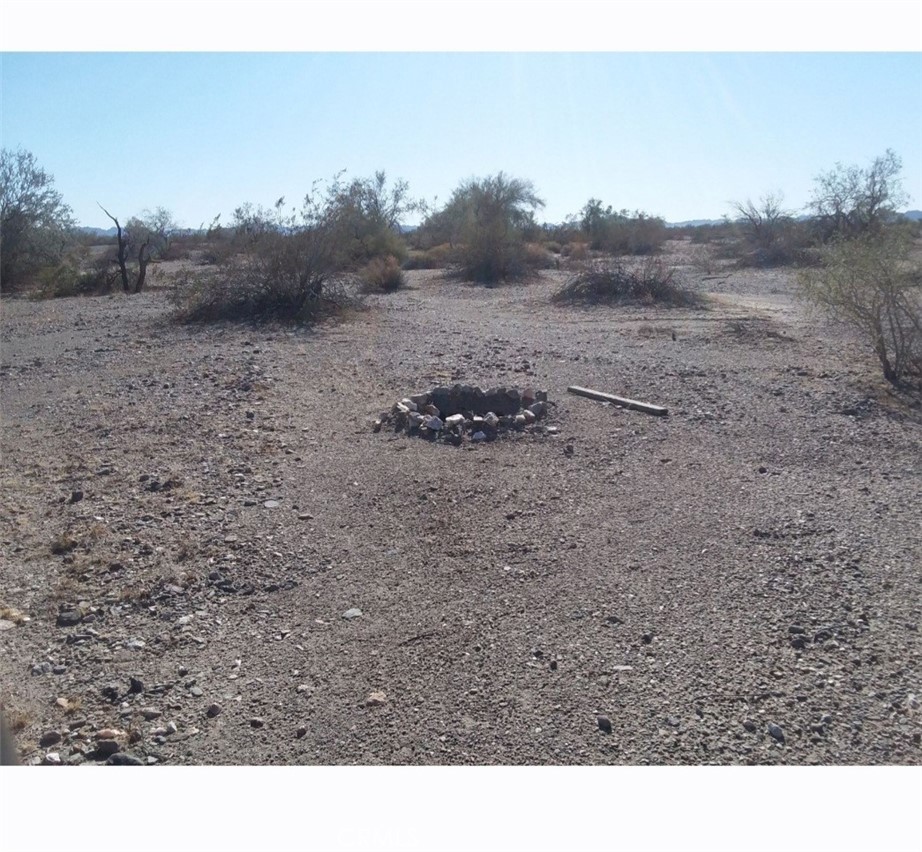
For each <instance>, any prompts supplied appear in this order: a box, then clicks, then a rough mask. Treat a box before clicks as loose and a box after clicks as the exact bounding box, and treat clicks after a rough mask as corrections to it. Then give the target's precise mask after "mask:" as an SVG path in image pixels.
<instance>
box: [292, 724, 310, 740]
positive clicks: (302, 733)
mask: <svg viewBox="0 0 922 852" xmlns="http://www.w3.org/2000/svg"><path fill="white" fill-rule="evenodd" d="M306 734H307V728H306V727H304V725H301V727H300V728H298V730H297V731H295V736H296V737H297V738H298V739H299V740H300V739H301V737H303V736H305V735H306Z"/></svg>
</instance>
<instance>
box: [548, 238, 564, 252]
mask: <svg viewBox="0 0 922 852" xmlns="http://www.w3.org/2000/svg"><path fill="white" fill-rule="evenodd" d="M544 247H545V248H546V249H547V250H548V251H549V252H550V253H551V254H560V251H561V249H562V246H561V245H560V243H558V242H557V240H548V241H547V242H546V243H545V244H544Z"/></svg>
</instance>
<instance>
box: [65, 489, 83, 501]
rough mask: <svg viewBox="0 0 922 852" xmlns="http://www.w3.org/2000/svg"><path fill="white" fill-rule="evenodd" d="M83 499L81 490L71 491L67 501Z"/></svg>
mask: <svg viewBox="0 0 922 852" xmlns="http://www.w3.org/2000/svg"><path fill="white" fill-rule="evenodd" d="M82 499H83V492H82V491H71V492H70V500H69V501H68V502H69V503H79V502H80V501H81V500H82Z"/></svg>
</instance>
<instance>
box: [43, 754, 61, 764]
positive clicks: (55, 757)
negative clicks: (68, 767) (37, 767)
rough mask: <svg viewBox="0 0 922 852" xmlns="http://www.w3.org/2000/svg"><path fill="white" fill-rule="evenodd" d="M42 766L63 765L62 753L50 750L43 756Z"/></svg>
mask: <svg viewBox="0 0 922 852" xmlns="http://www.w3.org/2000/svg"><path fill="white" fill-rule="evenodd" d="M42 766H61V755H60V754H59V753H58V752H56V751H49V752H48V754H46V755H45V756H44V757H43V758H42Z"/></svg>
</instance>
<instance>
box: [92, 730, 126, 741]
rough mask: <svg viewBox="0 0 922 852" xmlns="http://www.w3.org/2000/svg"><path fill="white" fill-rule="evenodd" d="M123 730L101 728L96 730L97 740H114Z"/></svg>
mask: <svg viewBox="0 0 922 852" xmlns="http://www.w3.org/2000/svg"><path fill="white" fill-rule="evenodd" d="M123 733H124V731H119V730H117V729H115V728H103V729H102V730H100V731H97V732H96V739H97V740H114V739H116V738H117V737H120V736H121V735H122V734H123Z"/></svg>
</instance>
